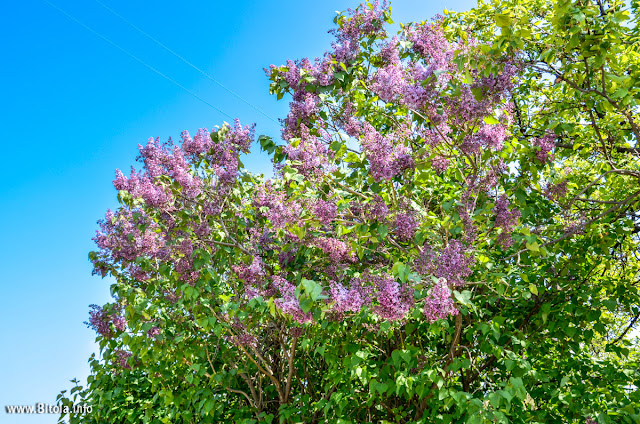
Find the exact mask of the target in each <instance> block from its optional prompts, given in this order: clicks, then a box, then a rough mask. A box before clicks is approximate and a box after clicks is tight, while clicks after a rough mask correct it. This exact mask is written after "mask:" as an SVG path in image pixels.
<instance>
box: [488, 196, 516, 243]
mask: <svg viewBox="0 0 640 424" xmlns="http://www.w3.org/2000/svg"><path fill="white" fill-rule="evenodd" d="M494 212H495V214H496V221H495V226H496V227H497V228H502V233H500V235H499V236H498V243H499V244H500V246H502V247H503V248H504V249H507V248H509V247H511V245H512V244H513V239H512V238H511V233H512V231H513V227H515V225H516V223H517V221H518V218H520V211H519V210H517V209H513V210H511V209H509V199H507V196H505V195H504V194H503V195H502V196H500V197H499V198H498V200H497V201H496V206H495V208H494Z"/></svg>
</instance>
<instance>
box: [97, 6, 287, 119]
mask: <svg viewBox="0 0 640 424" xmlns="http://www.w3.org/2000/svg"><path fill="white" fill-rule="evenodd" d="M94 1H95V2H96V3H98V4H99V5H100V6H102V7H104V8H105V9H107V10H108V11H109V12H111V13H113V14H114V15H115V16H117V17H118V18H120V19H121V20H122V21H124V22H125V23H127V24H128V25H130V26H131V27H132V28H134V29H135V30H137V31H138V32H139V33H141V34H142V35H144V36H146V37H147V38H149V39H150V40H151V41H153V42H154V43H156V44H157V45H159V46H160V47H162V48H163V49H165V50H166V51H168V52H169V53H171V54H172V55H174V56H175V57H177V58H178V59H180V60H182V61H183V62H184V63H186V64H187V65H189V66H191V67H192V68H193V69H195V70H196V71H198V72H200V73H201V74H202V75H204V76H205V77H207V78H208V79H210V80H211V81H213V82H214V83H216V84H218V85H219V86H220V87H222V88H223V89H225V90H226V91H227V92H228V93H230V94H231V95H233V96H235V97H236V98H238V99H240V100H242V101H243V102H244V103H246V104H247V105H249V106H251V107H252V108H253V109H255V110H257V111H258V112H260V113H261V114H263V115H264V116H266V117H267V118H269V119H271V120H272V121H273V122H275V123H277V121H276V120H275V119H273V118H272V117H271V116H269V115H268V114H267V113H266V112H264V111H262V110H261V109H260V108H258V107H256V106H254V105H253V104H251V103H250V102H249V101H247V100H245V99H244V98H242V97H241V96H240V95H238V94H236V93H235V92H234V91H232V90H231V89H229V88H227V87H225V86H224V85H223V84H222V83H221V82H220V81H218V80H217V79H215V78H214V77H212V76H211V75H209V74H207V73H206V72H205V71H203V70H202V69H200V68H198V67H197V66H196V65H194V64H193V63H191V62H189V61H188V60H187V59H185V58H184V57H182V56H181V55H179V54H178V53H176V52H175V51H173V50H171V49H170V48H169V47H167V46H165V45H164V44H163V43H161V42H160V41H158V40H157V39H156V38H155V37H153V36H151V35H149V34H148V33H147V32H145V31H144V30H142V29H140V28H139V27H138V26H137V25H135V24H134V23H132V22H131V21H129V20H127V19H126V18H125V17H123V16H122V15H120V14H119V13H118V12H116V11H115V10H113V9H112V8H110V7H109V6H107V5H106V4H104V3H103V2H101V1H100V0H94Z"/></svg>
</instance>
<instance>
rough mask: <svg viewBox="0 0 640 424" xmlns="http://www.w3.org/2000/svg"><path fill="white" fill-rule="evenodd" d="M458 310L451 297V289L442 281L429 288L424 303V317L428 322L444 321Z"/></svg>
mask: <svg viewBox="0 0 640 424" xmlns="http://www.w3.org/2000/svg"><path fill="white" fill-rule="evenodd" d="M457 314H458V310H457V309H456V307H455V305H454V301H453V298H452V297H451V289H450V288H449V286H447V282H446V281H445V280H444V279H439V280H438V282H437V283H435V284H434V285H433V287H431V289H430V290H429V294H428V295H427V298H426V299H425V301H424V316H425V318H426V320H427V321H428V322H435V321H437V320H440V319H446V318H448V317H449V316H451V315H457Z"/></svg>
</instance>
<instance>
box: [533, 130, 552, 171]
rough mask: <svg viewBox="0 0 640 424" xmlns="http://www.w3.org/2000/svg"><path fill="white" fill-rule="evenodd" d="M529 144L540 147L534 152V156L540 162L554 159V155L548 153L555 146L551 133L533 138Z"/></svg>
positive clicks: (543, 162)
mask: <svg viewBox="0 0 640 424" xmlns="http://www.w3.org/2000/svg"><path fill="white" fill-rule="evenodd" d="M531 144H532V145H533V146H535V147H539V148H540V150H538V151H537V152H536V158H538V160H539V161H540V162H541V163H542V164H545V163H547V161H553V160H554V155H553V154H549V153H551V151H552V150H553V149H554V148H555V147H556V138H555V136H554V135H553V134H545V135H544V136H543V137H540V138H534V139H533V140H532V141H531Z"/></svg>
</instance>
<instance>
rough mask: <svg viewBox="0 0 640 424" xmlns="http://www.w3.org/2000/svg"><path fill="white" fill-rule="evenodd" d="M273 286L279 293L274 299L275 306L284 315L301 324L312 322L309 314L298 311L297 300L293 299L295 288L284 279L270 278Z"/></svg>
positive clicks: (278, 277)
mask: <svg viewBox="0 0 640 424" xmlns="http://www.w3.org/2000/svg"><path fill="white" fill-rule="evenodd" d="M271 280H272V281H273V285H274V286H275V288H276V289H277V290H278V292H279V293H280V297H279V298H276V299H275V301H274V302H275V304H276V306H277V307H278V308H279V309H280V310H282V312H283V313H284V314H286V315H290V316H291V318H292V319H293V320H294V321H296V322H298V323H301V324H304V323H308V322H313V318H312V317H311V314H310V313H304V312H303V311H302V309H300V304H299V303H298V299H296V297H295V291H296V286H295V285H294V284H291V283H290V282H289V281H287V280H286V279H284V278H282V277H280V276H277V275H275V276H273V277H272V278H271Z"/></svg>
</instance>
